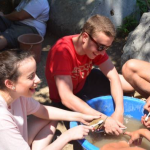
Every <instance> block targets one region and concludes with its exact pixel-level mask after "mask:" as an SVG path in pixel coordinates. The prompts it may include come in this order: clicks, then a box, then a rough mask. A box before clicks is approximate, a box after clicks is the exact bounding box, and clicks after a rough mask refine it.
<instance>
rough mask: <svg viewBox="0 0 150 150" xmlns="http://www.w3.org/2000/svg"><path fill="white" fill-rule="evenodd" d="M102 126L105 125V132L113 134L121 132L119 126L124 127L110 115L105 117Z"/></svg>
mask: <svg viewBox="0 0 150 150" xmlns="http://www.w3.org/2000/svg"><path fill="white" fill-rule="evenodd" d="M104 127H105V132H106V133H107V134H115V135H119V134H121V133H123V131H122V129H120V128H126V127H125V126H124V125H123V124H122V123H120V122H119V121H117V120H115V119H113V118H112V117H108V118H107V120H106V121H105V124H104Z"/></svg>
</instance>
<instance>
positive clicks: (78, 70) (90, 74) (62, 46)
mask: <svg viewBox="0 0 150 150" xmlns="http://www.w3.org/2000/svg"><path fill="white" fill-rule="evenodd" d="M115 34H116V33H115V28H114V26H113V24H112V22H111V21H110V20H109V19H108V18H107V17H104V16H100V15H95V16H92V17H91V18H90V19H88V20H87V22H86V23H85V25H84V27H83V29H82V32H81V34H77V35H71V36H65V37H63V38H61V39H59V40H58V41H57V42H56V44H55V45H54V46H53V47H52V49H51V50H50V52H49V54H48V58H47V63H46V78H47V82H48V86H49V89H50V98H51V100H52V101H54V102H61V103H62V104H63V105H64V106H66V107H67V108H69V109H71V110H74V111H78V112H82V113H85V114H92V115H100V114H101V113H100V112H98V111H96V110H94V109H93V108H91V107H90V106H89V105H88V104H87V103H86V102H85V101H84V100H85V99H86V100H87V99H91V98H93V97H97V96H100V95H106V94H111V95H112V96H113V99H114V102H115V111H114V113H113V114H112V115H111V117H108V118H107V120H106V121H105V125H104V126H105V131H106V133H111V134H116V135H119V134H120V133H122V130H121V129H120V127H124V125H123V124H122V123H123V112H124V108H123V91H122V87H121V82H120V78H119V75H118V73H117V71H116V69H115V67H114V65H113V64H112V62H111V61H110V59H109V58H108V55H107V54H106V50H107V49H108V48H109V47H110V46H111V44H112V42H113V40H114V37H115ZM93 65H97V66H98V68H99V69H100V70H101V71H100V70H99V69H92V67H93ZM126 84H127V83H126ZM107 87H109V88H107ZM102 89H107V91H106V92H105V93H103V90H102ZM105 118H106V115H104V114H102V119H105Z"/></svg>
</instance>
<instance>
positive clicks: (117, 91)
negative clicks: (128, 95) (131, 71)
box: [99, 59, 124, 123]
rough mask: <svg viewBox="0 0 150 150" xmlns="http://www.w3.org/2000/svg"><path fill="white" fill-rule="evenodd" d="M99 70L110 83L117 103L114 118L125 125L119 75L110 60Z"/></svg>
mask: <svg viewBox="0 0 150 150" xmlns="http://www.w3.org/2000/svg"><path fill="white" fill-rule="evenodd" d="M99 68H100V70H101V71H102V72H103V73H104V75H105V76H106V77H107V78H108V79H109V81H110V89H111V95H112V97H113V99H114V102H115V112H114V113H113V115H112V117H113V118H115V119H117V120H118V121H120V122H122V123H123V113H124V107H123V91H122V86H121V82H120V78H119V75H118V73H117V71H116V69H115V67H114V65H113V64H112V62H111V61H110V60H109V59H108V60H107V61H105V62H104V63H102V64H100V65H99Z"/></svg>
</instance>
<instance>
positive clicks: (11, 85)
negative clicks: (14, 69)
mask: <svg viewBox="0 0 150 150" xmlns="http://www.w3.org/2000/svg"><path fill="white" fill-rule="evenodd" d="M5 86H6V87H7V88H8V89H11V90H12V89H13V88H14V83H13V82H12V81H11V80H9V79H6V80H5Z"/></svg>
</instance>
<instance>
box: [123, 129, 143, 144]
mask: <svg viewBox="0 0 150 150" xmlns="http://www.w3.org/2000/svg"><path fill="white" fill-rule="evenodd" d="M124 134H126V135H129V136H130V140H129V144H130V145H131V144H134V145H141V142H142V137H141V136H140V133H139V130H136V131H134V132H124Z"/></svg>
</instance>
